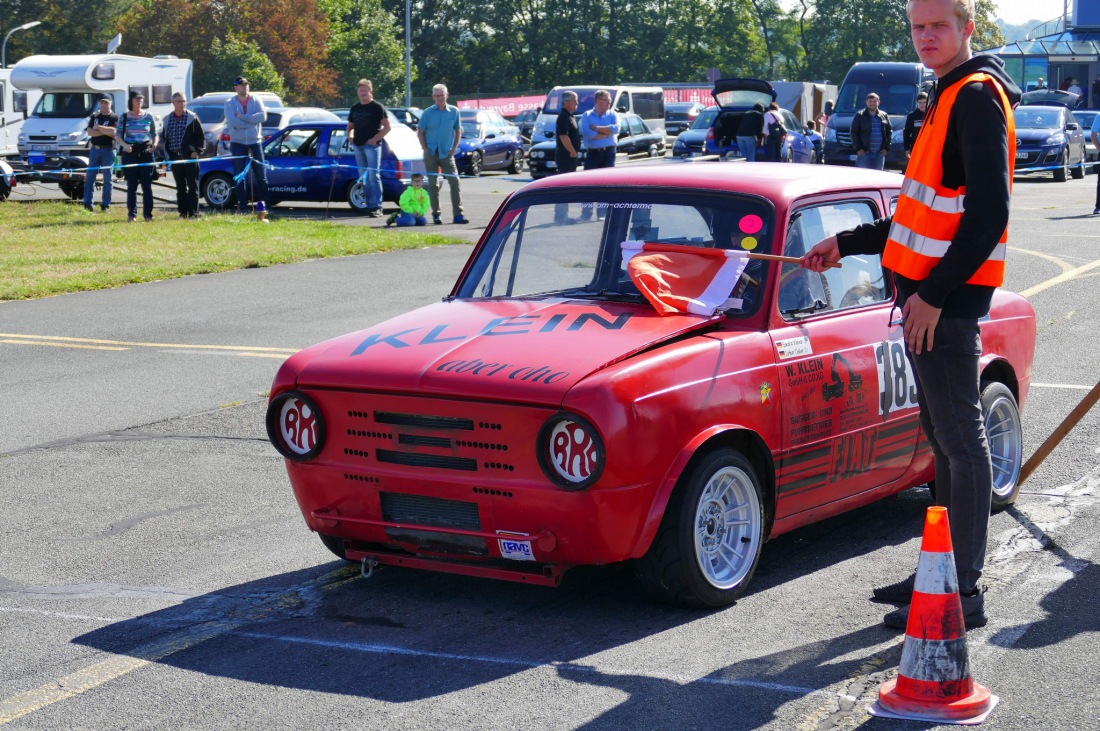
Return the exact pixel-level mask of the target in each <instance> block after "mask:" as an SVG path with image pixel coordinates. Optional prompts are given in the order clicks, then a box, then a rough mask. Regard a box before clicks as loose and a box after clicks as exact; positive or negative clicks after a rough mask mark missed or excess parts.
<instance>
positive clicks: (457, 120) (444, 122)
mask: <svg viewBox="0 0 1100 731" xmlns="http://www.w3.org/2000/svg"><path fill="white" fill-rule="evenodd" d="M432 99H434V100H435V104H434V105H433V106H430V107H428V108H427V109H425V110H424V112H423V113H422V114H421V115H420V123H419V125H418V129H417V130H416V136H417V137H419V138H420V146H421V147H422V148H423V149H424V167H425V168H426V169H427V171H428V198H429V199H430V200H431V203H432V222H433V223H435V225H437V226H438V225H440V224H442V223H443V216H442V213H443V212H442V209H441V208H440V207H439V189H440V188H441V187H443V183H442V182H441V181H440V180H439V171H440V170H442V171H443V175H444V176H445V177H446V178H447V184H448V185H449V186H450V190H451V208H453V209H454V216H455V217H454V222H455V223H469V222H470V221H469V219H467V218H466V217H465V216H463V215H462V190H461V189H460V188H459V183H458V166H457V165H455V151H456V150H458V143H459V142H461V141H462V119H461V117H460V116H459V114H458V108H457V107H454V106H452V105H450V104H448V103H447V87H446V86H444V85H443V84H436V85H435V86H433V87H432Z"/></svg>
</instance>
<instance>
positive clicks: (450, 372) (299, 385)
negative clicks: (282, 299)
mask: <svg viewBox="0 0 1100 731" xmlns="http://www.w3.org/2000/svg"><path fill="white" fill-rule="evenodd" d="M901 180H902V178H901V177H900V176H898V175H894V174H890V173H880V172H876V171H866V170H857V169H849V168H834V167H830V168H821V169H815V168H813V167H806V166H794V167H792V166H784V165H752V164H742V165H729V164H719V163H715V164H706V165H690V166H689V165H684V166H675V167H672V166H669V167H666V166H652V167H640V168H638V169H634V170H629V171H626V170H607V171H589V172H583V173H577V174H573V175H562V176H557V177H552V178H549V179H547V180H544V181H540V182H538V183H534V184H532V185H528V186H526V187H524V188H523V189H521V190H519V191H517V192H516V193H515V194H513V195H512V196H510V197H509V198H508V199H507V200H506V201H505V202H504V203H503V204H502V205H501V207H500V210H499V211H498V212H497V214H496V216H495V217H494V219H493V222H492V224H491V225H490V226H489V227H488V229H486V232H485V234H484V235H483V236H482V238H481V241H480V243H479V244H478V246H477V248H476V249H475V250H474V252H473V254H472V255H471V257H470V260H469V262H467V264H466V267H465V269H464V270H463V272H462V275H461V276H460V277H459V280H458V283H457V284H456V285H455V287H454V289H453V290H452V292H451V294H450V295H448V296H447V297H444V298H443V300H442V301H441V302H439V303H437V304H434V305H430V306H427V307H423V308H421V309H418V310H415V311H413V312H410V313H408V314H406V315H403V316H401V317H397V318H394V319H392V320H389V321H387V322H384V323H382V324H380V325H377V326H375V327H372V328H369V329H367V330H363V331H360V332H356V333H352V334H350V335H347V336H344V337H340V338H336V339H333V340H329V341H327V342H324V343H321V344H319V345H315V346H313V347H311V348H308V349H306V350H303V351H301V352H299V353H297V354H295V355H294V356H292V357H291V358H290V359H288V360H287V361H286V362H285V363H284V364H283V366H282V368H281V369H280V371H279V373H278V375H277V376H276V378H275V382H274V385H273V386H272V391H271V402H270V405H269V409H268V415H267V429H268V434H269V436H270V438H271V441H272V442H273V444H274V445H275V447H276V448H277V449H278V450H279V452H280V453H282V454H283V455H284V456H285V457H286V460H287V462H286V464H287V471H288V472H289V474H290V482H291V485H292V486H293V489H294V493H295V496H296V498H297V500H298V503H299V505H300V506H301V510H302V514H303V516H304V517H305V520H306V523H307V525H308V526H309V527H310V528H311V529H312V530H314V531H316V532H317V533H318V534H320V537H321V540H322V541H323V542H324V544H325V545H326V546H327V547H328V548H329V549H331V550H332V552H333V553H335V554H336V555H337V556H340V557H341V558H346V559H348V560H353V561H363V562H364V567H368V566H373V565H376V564H388V565H397V566H406V567H410V568H418V569H429V570H435V571H446V572H453V573H460V574H468V575H474V576H484V577H491V578H497V579H509V580H513V581H522V582H528V583H533V584H546V585H556V584H557V583H559V582H560V581H561V577H562V575H563V574H564V572H565V571H566V570H568V569H569V568H570V567H571V566H576V565H581V564H609V563H613V562H618V561H628V560H629V561H633V563H634V567H635V573H636V575H637V577H638V578H639V579H640V580H641V582H642V583H643V584H644V586H645V587H646V589H647V590H648V591H649V592H650V593H651V594H652V595H654V596H655V597H657V598H658V599H661V600H665V601H669V602H673V603H676V604H681V605H685V606H696V607H699V606H705V607H718V606H724V605H727V604H730V603H731V602H733V600H734V599H735V598H736V597H737V596H739V595H740V594H741V593H742V592H743V591H744V590H745V588H746V586H747V585H748V583H749V580H750V578H751V577H752V574H753V571H754V569H755V567H756V564H757V561H758V559H759V557H760V553H761V550H762V548H763V545H764V542H765V541H766V540H767V539H768V538H769V537H771V536H776V535H779V534H781V533H785V532H787V531H790V530H793V529H795V528H798V527H800V526H803V525H806V524H809V523H813V522H815V521H818V520H822V519H824V518H827V517H830V516H833V515H836V514H838V513H841V512H844V511H847V510H851V509H853V508H857V507H859V506H861V505H866V504H867V503H869V502H871V501H874V500H878V499H880V498H882V497H885V496H887V495H891V494H893V493H896V492H899V491H901V490H905V489H907V488H909V487H913V486H915V485H921V484H924V483H926V482H928V481H929V480H931V479H932V478H933V476H934V475H933V473H934V470H933V463H932V462H933V460H932V453H931V450H930V448H929V446H928V443H927V442H926V441H925V440H924V438H923V437H922V435H921V432H920V427H919V424H918V418H917V411H918V408H917V400H916V391H915V388H914V381H913V372H912V369H911V367H910V365H909V361H908V358H907V357H906V355H905V347H904V344H903V341H902V328H901V317H900V310H899V309H898V308H896V307H895V306H894V304H893V298H894V292H893V286H892V283H891V279H890V277H889V276H888V274H887V273H886V272H885V271H884V270H883V269H882V266H881V264H880V261H879V258H878V257H874V256H851V257H847V258H845V259H844V260H842V262H841V263H842V267H841V268H836V269H830V270H828V271H827V272H826V273H824V274H817V273H814V272H810V271H808V270H804V269H801V268H800V267H798V265H797V264H791V263H783V262H780V261H776V260H768V259H765V258H758V256H757V255H760V254H764V255H776V254H782V255H788V256H800V255H802V254H803V253H804V252H805V251H806V249H807V248H808V247H810V246H812V245H813V244H815V243H816V242H817V241H819V240H821V239H822V238H825V237H826V236H828V235H830V234H833V233H835V232H837V231H841V230H844V229H847V228H850V227H852V226H856V225H858V224H860V223H863V222H867V221H871V220H874V219H876V218H878V217H880V216H882V215H884V214H885V213H886V212H888V211H890V210H891V208H892V205H893V203H894V202H895V201H896V199H897V196H898V190H899V187H900V184H901ZM981 329H982V341H983V348H984V356H983V358H982V364H983V372H982V381H983V404H984V406H985V412H986V427H987V431H988V434H989V440H990V446H991V449H992V453H993V465H994V472H995V476H994V479H995V493H996V494H995V495H994V504H995V505H997V506H1004V505H1007V504H1009V503H1011V502H1013V501H1014V500H1015V498H1016V493H1017V491H1018V484H1017V477H1018V475H1019V470H1020V463H1021V454H1022V443H1021V429H1020V416H1019V410H1018V408H1019V405H1021V404H1023V402H1024V400H1025V398H1026V397H1027V393H1028V387H1029V385H1030V382H1031V371H1032V360H1033V356H1034V350H1035V313H1034V310H1033V309H1032V307H1031V305H1030V304H1029V303H1028V302H1027V301H1026V300H1024V299H1023V298H1021V297H1019V296H1017V295H1015V294H1012V293H1010V292H1006V291H998V292H997V294H996V296H995V297H994V301H993V308H992V313H991V315H990V317H989V318H987V319H986V320H985V321H983V322H982V323H981Z"/></svg>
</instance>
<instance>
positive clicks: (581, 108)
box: [542, 89, 596, 114]
mask: <svg viewBox="0 0 1100 731" xmlns="http://www.w3.org/2000/svg"><path fill="white" fill-rule="evenodd" d="M567 91H570V90H569V89H555V90H554V91H552V92H550V93H549V94H548V95H547V96H546V104H544V105H543V107H542V113H543V114H558V113H560V112H561V95H562V94H563V93H565V92H567ZM573 91H575V92H576V94H577V110H576V111H575V112H573V114H584V113H585V112H587V111H588V110H589V109H592V108H594V107H595V106H596V90H595V89H588V90H587V91H585V90H583V89H573Z"/></svg>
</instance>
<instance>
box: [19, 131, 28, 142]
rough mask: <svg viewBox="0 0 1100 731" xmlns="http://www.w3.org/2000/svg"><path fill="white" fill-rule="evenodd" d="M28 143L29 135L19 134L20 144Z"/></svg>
mask: <svg viewBox="0 0 1100 731" xmlns="http://www.w3.org/2000/svg"><path fill="white" fill-rule="evenodd" d="M26 141H27V133H26V132H20V133H19V142H20V144H22V143H24V142H26Z"/></svg>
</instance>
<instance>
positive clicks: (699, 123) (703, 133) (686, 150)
mask: <svg viewBox="0 0 1100 731" xmlns="http://www.w3.org/2000/svg"><path fill="white" fill-rule="evenodd" d="M717 117H718V107H707V108H706V109H704V110H703V111H701V112H699V116H697V117H696V118H695V121H694V122H692V123H691V127H689V128H688V129H686V130H684V131H683V132H681V133H680V134H679V135H678V136H677V137H676V142H674V143H673V145H672V154H673V155H675V156H676V157H695V156H696V155H705V154H707V150H706V143H707V135H708V134H709V133H710V128H711V127H712V126H713V125H714V120H715V119H716V118H717Z"/></svg>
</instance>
